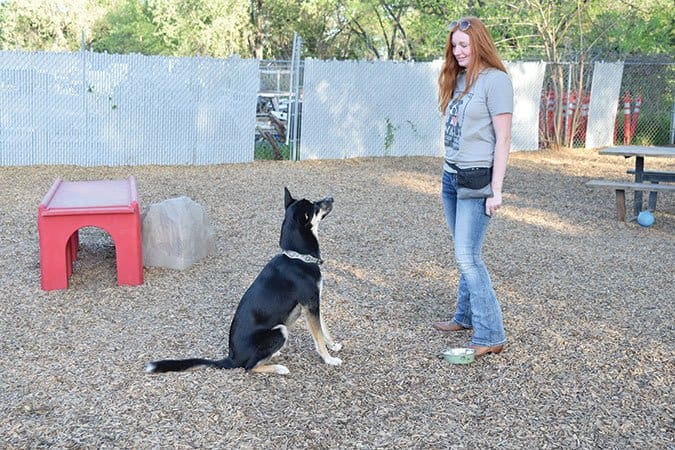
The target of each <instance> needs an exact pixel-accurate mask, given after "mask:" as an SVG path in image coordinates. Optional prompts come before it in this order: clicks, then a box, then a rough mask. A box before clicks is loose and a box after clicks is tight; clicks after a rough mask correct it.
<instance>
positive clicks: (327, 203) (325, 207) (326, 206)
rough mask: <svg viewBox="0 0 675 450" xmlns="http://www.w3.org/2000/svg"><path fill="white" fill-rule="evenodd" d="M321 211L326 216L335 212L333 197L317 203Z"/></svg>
mask: <svg viewBox="0 0 675 450" xmlns="http://www.w3.org/2000/svg"><path fill="white" fill-rule="evenodd" d="M317 206H318V207H319V211H321V213H322V214H323V215H324V216H325V215H327V214H328V213H329V212H331V211H332V210H333V197H326V198H324V199H323V200H320V201H319V202H318V203H317Z"/></svg>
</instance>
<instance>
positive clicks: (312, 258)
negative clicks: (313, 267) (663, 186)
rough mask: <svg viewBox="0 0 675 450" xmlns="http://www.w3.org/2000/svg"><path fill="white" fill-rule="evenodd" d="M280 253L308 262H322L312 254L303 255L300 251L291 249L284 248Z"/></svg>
mask: <svg viewBox="0 0 675 450" xmlns="http://www.w3.org/2000/svg"><path fill="white" fill-rule="evenodd" d="M281 254H282V255H286V256H288V257H289V258H292V259H299V260H300V261H303V262H306V263H310V264H323V259H321V258H317V257H315V256H312V255H303V254H302V253H298V252H294V251H293V250H284V251H282V252H281Z"/></svg>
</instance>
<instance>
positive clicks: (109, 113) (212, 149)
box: [0, 52, 258, 166]
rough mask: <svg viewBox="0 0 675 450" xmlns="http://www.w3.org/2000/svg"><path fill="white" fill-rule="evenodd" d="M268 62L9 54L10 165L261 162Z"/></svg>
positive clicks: (0, 106)
mask: <svg viewBox="0 0 675 450" xmlns="http://www.w3.org/2000/svg"><path fill="white" fill-rule="evenodd" d="M257 92H258V62H257V61H256V60H244V59H239V58H230V59H214V58H201V57H200V58H173V57H155V56H153V57H148V56H141V55H108V54H100V53H91V52H79V53H42V52H40V53H25V52H0V165H30V164H74V165H83V166H95V165H113V166H114V165H136V164H212V163H228V162H247V161H252V160H253V151H252V147H253V141H254V133H255V107H256V98H257Z"/></svg>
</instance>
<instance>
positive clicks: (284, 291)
mask: <svg viewBox="0 0 675 450" xmlns="http://www.w3.org/2000/svg"><path fill="white" fill-rule="evenodd" d="M284 194H285V199H284V203H285V207H286V213H285V217H284V222H283V224H282V226H281V237H280V238H279V245H280V246H281V250H282V252H281V253H280V254H279V255H277V256H275V257H274V258H272V259H271V260H270V262H268V263H267V265H266V266H265V267H264V268H263V270H262V272H260V274H259V275H258V277H257V278H256V279H255V280H254V281H253V284H251V286H250V287H249V288H248V290H247V291H246V293H244V296H243V297H242V298H241V301H240V302H239V306H238V307H237V311H236V312H235V314H234V317H233V318H232V324H231V325H230V340H229V347H230V348H229V355H228V356H227V357H226V358H224V359H221V360H211V359H202V358H192V359H181V360H173V359H166V360H162V361H154V362H150V363H148V364H147V366H146V368H145V370H146V371H147V372H170V371H181V370H186V369H190V368H192V367H196V366H211V367H216V368H218V369H233V368H238V367H240V368H244V369H245V370H247V371H249V370H250V371H252V372H264V373H276V374H287V373H289V371H288V369H287V368H286V367H285V366H282V365H280V364H270V363H269V361H270V359H271V358H272V357H273V356H275V355H276V354H277V353H278V352H279V350H281V348H282V347H283V346H284V344H285V343H286V340H287V338H288V328H289V327H290V326H291V325H292V324H293V323H294V322H295V321H296V320H297V319H298V317H299V316H300V314H301V313H304V315H305V319H306V320H307V324H308V326H309V329H310V331H311V333H312V337H313V338H314V344H315V347H316V350H317V351H318V352H319V355H321V358H323V361H324V362H325V363H326V364H330V365H333V366H337V365H340V364H341V363H342V360H341V359H340V358H335V357H333V356H331V355H330V354H329V353H328V350H327V349H326V347H328V348H329V349H331V350H333V351H339V350H340V349H341V348H342V345H340V344H338V343H337V342H334V341H333V339H332V338H331V337H330V334H329V333H328V330H327V329H326V325H325V324H324V321H323V319H322V318H321V310H320V299H321V288H322V284H323V280H322V278H321V270H320V268H319V265H320V264H321V263H322V262H323V261H322V260H321V253H320V251H319V240H318V226H319V222H321V219H323V218H324V217H326V216H327V215H328V213H329V212H330V211H331V210H332V209H333V199H332V198H331V197H326V198H324V199H323V200H319V201H317V202H311V201H309V200H305V199H302V200H295V199H293V197H292V196H291V193H290V192H289V191H288V189H284Z"/></svg>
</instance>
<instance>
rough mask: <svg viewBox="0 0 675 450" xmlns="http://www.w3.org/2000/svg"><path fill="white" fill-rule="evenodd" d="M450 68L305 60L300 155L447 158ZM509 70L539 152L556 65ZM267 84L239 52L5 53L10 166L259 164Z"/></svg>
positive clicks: (3, 103) (607, 106) (519, 133)
mask: <svg viewBox="0 0 675 450" xmlns="http://www.w3.org/2000/svg"><path fill="white" fill-rule="evenodd" d="M440 66H441V61H435V62H431V63H412V62H407V63H405V62H391V61H377V62H363V61H319V60H313V59H307V60H306V61H305V63H304V84H303V92H302V99H303V104H302V120H301V129H300V148H299V157H300V159H332V158H353V157H361V156H414V155H430V156H440V155H442V153H443V147H442V142H443V139H442V136H443V129H442V127H443V121H442V118H441V115H440V113H439V112H438V108H437V106H436V104H437V77H438V71H439V70H440ZM622 67H623V64H622V63H612V64H611V65H602V64H599V65H598V64H596V67H595V70H596V71H598V74H599V75H598V77H597V78H594V79H593V88H592V92H591V98H592V99H595V100H594V101H595V102H597V103H591V108H590V112H589V118H588V122H589V130H588V136H587V137H588V141H589V142H592V143H594V145H608V142H607V137H606V136H604V135H603V136H601V135H602V134H603V132H605V131H606V130H612V129H613V126H614V114H615V112H616V105H617V104H618V95H619V93H618V88H617V87H616V80H620V79H621V70H622ZM507 69H508V71H509V74H510V75H511V78H512V80H513V85H514V89H515V104H514V115H513V137H512V150H536V149H538V148H539V125H540V124H539V120H540V117H541V116H540V108H541V95H542V84H543V81H544V76H545V74H544V73H545V71H546V63H543V62H516V63H507ZM603 74H605V75H606V76H603ZM617 74H618V77H617ZM259 89H260V78H259V61H257V60H244V59H240V58H237V57H233V58H228V59H214V58H204V57H194V58H176V57H160V56H141V55H108V54H99V53H91V52H86V51H82V52H79V53H46V52H40V53H27V52H0V165H33V164H73V165H84V166H87V165H90V166H94V165H111V166H115V165H138V164H174V165H190V164H221V163H238V162H250V161H252V160H253V157H254V141H255V126H256V103H257V96H258V91H259ZM592 101H593V100H592ZM591 125H592V126H591ZM605 134H606V133H605Z"/></svg>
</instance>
